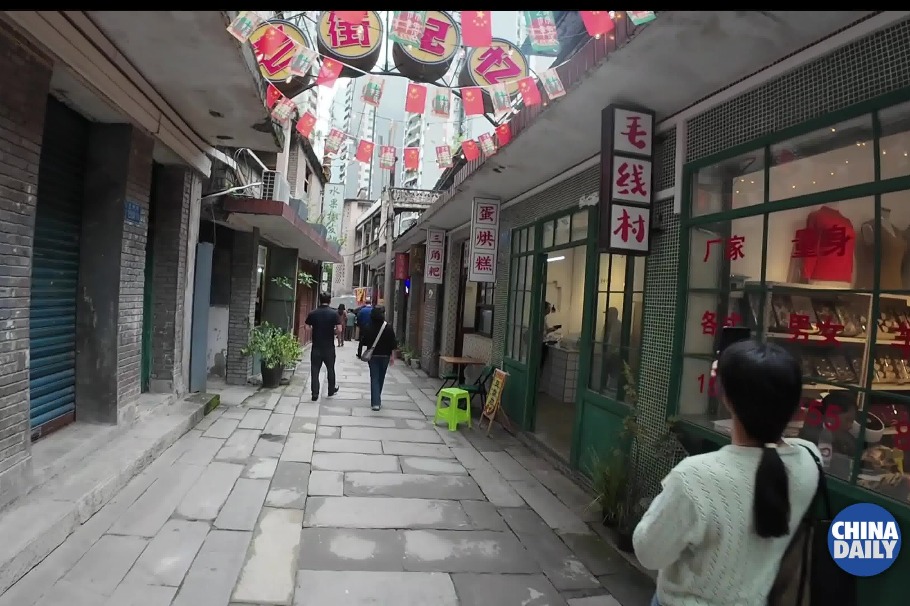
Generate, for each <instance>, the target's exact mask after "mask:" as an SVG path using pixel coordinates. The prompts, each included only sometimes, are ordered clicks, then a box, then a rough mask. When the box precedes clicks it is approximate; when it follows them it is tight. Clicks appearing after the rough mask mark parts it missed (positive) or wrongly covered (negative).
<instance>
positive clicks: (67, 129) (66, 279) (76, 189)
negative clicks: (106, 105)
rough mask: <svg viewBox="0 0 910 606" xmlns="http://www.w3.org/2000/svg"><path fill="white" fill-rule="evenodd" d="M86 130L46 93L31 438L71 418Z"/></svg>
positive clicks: (34, 267) (36, 256)
mask: <svg viewBox="0 0 910 606" xmlns="http://www.w3.org/2000/svg"><path fill="white" fill-rule="evenodd" d="M88 129H89V123H88V122H87V121H86V120H85V119H84V118H82V116H80V115H79V114H77V113H76V112H74V111H72V110H70V109H69V108H67V107H66V106H64V105H63V104H62V103H60V102H59V101H57V100H56V99H53V98H49V99H48V105H47V113H46V117H45V126H44V141H43V144H42V148H41V160H40V164H39V167H38V206H37V210H36V214H35V236H34V249H33V254H32V298H31V327H30V330H29V339H30V357H31V364H30V374H29V389H30V402H29V405H30V406H29V408H30V418H31V426H32V436H33V438H34V437H38V436H40V435H41V433H43V432H42V429H41V428H42V426H44V425H46V424H47V423H50V422H52V421H55V420H57V421H58V423H59V422H65V421H66V420H68V419H61V417H64V416H66V415H69V416H70V419H71V418H72V417H73V415H72V414H71V413H74V411H75V408H76V294H77V286H78V281H79V236H80V231H81V226H82V200H83V197H84V192H83V189H84V185H83V180H84V172H85V163H86V158H85V156H86V147H87V142H88ZM55 425H56V424H55ZM45 429H46V428H45Z"/></svg>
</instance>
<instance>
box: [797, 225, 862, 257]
mask: <svg viewBox="0 0 910 606" xmlns="http://www.w3.org/2000/svg"><path fill="white" fill-rule="evenodd" d="M848 239H849V236H848V235H847V228H846V227H844V226H843V225H839V226H834V227H828V228H825V229H823V230H821V231H819V230H816V229H812V228H806V229H797V230H796V234H795V237H794V238H793V254H792V255H790V256H791V257H793V258H794V259H807V258H812V257H843V256H844V255H846V254H847V241H848Z"/></svg>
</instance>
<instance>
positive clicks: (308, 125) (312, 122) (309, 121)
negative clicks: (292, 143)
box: [297, 112, 316, 139]
mask: <svg viewBox="0 0 910 606" xmlns="http://www.w3.org/2000/svg"><path fill="white" fill-rule="evenodd" d="M314 126H316V116H314V115H313V114H311V113H310V112H306V113H305V114H303V115H302V116H300V120H297V132H298V133H300V135H301V136H302V137H303V138H305V139H309V138H310V134H312V132H313V127H314Z"/></svg>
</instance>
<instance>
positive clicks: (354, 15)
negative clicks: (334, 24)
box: [335, 11, 367, 25]
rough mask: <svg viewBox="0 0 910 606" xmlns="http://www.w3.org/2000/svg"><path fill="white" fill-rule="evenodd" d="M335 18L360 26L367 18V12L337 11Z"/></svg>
mask: <svg viewBox="0 0 910 606" xmlns="http://www.w3.org/2000/svg"><path fill="white" fill-rule="evenodd" d="M335 16H336V17H338V19H340V20H341V21H346V22H348V23H352V24H354V25H360V24H361V23H363V20H364V19H366V18H367V11H335Z"/></svg>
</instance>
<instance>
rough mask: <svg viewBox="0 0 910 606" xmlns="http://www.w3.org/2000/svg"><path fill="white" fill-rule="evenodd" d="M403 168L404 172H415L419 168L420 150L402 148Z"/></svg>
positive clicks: (416, 148)
mask: <svg viewBox="0 0 910 606" xmlns="http://www.w3.org/2000/svg"><path fill="white" fill-rule="evenodd" d="M404 167H405V169H406V170H417V169H418V168H420V148H419V147H406V148H404Z"/></svg>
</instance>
